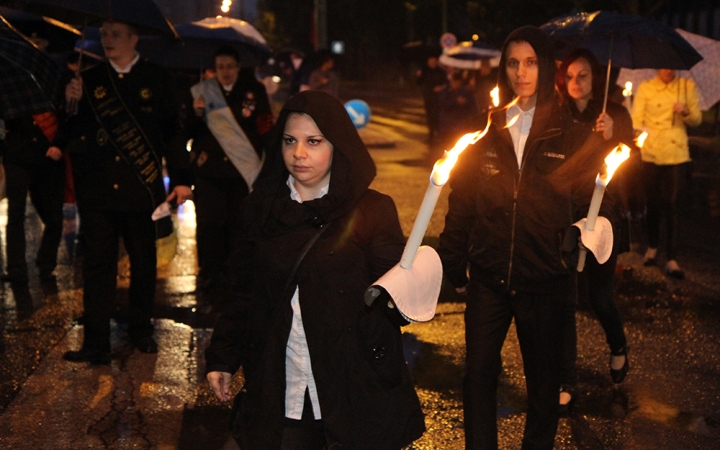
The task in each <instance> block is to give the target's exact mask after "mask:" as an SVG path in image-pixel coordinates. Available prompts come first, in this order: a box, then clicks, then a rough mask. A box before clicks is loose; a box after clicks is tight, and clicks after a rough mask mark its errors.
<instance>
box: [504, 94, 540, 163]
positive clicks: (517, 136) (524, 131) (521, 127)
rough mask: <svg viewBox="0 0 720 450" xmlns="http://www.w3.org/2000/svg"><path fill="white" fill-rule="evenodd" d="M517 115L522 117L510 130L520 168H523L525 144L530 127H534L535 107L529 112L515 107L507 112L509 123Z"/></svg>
mask: <svg viewBox="0 0 720 450" xmlns="http://www.w3.org/2000/svg"><path fill="white" fill-rule="evenodd" d="M517 115H520V117H518V120H517V121H516V122H515V123H514V124H513V125H512V126H511V127H510V128H509V129H508V130H509V131H510V136H512V141H513V146H514V147H515V155H516V156H517V162H518V167H520V166H522V158H523V152H524V151H525V143H526V142H527V138H528V135H529V134H530V127H531V126H532V121H533V116H534V115H535V107H534V106H533V107H532V108H530V109H529V110H527V111H523V110H522V109H520V107H519V106H518V105H513V106H512V107H511V108H508V110H507V113H506V118H507V121H508V122H509V121H510V119H512V118H513V117H515V116H517Z"/></svg>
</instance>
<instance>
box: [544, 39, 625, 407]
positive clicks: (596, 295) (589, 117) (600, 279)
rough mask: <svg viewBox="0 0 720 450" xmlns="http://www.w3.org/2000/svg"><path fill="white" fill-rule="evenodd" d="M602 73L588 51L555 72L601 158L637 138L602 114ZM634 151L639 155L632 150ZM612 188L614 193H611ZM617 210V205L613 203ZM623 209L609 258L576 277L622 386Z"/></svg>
mask: <svg viewBox="0 0 720 450" xmlns="http://www.w3.org/2000/svg"><path fill="white" fill-rule="evenodd" d="M603 79H604V77H603V73H602V71H601V69H600V64H599V63H598V61H597V59H596V58H595V56H594V55H593V54H592V52H590V51H589V50H586V49H582V48H580V49H577V50H574V51H573V52H571V53H570V54H568V56H566V57H565V59H564V60H563V62H562V64H561V65H560V68H559V69H558V73H557V86H558V90H559V91H560V95H561V101H562V107H563V109H564V110H565V111H566V112H567V113H568V114H569V115H570V116H571V117H572V118H573V120H575V121H576V122H578V123H581V124H582V125H583V126H584V128H585V130H586V131H587V133H588V134H590V133H592V132H596V133H598V134H600V135H601V136H602V138H603V140H604V141H605V145H602V146H598V147H597V150H598V152H599V153H600V155H599V156H600V157H603V158H604V157H605V155H607V154H608V153H610V151H611V150H612V149H613V148H614V147H615V146H617V145H618V144H619V143H621V142H622V143H624V144H626V145H628V146H630V147H634V145H633V141H634V139H635V134H634V131H633V127H632V119H631V118H630V114H629V113H628V111H627V109H626V108H625V107H623V106H622V105H619V104H617V103H615V102H612V101H608V102H607V105H606V111H607V112H605V111H603V103H604V99H603V91H604V85H603ZM636 151H637V150H636ZM628 166H629V164H628V163H625V164H624V165H623V166H622V168H621V171H619V173H617V174H616V175H615V179H614V180H613V184H612V188H611V190H610V191H609V192H608V193H607V195H616V194H614V193H617V192H618V189H614V188H615V187H616V186H621V189H623V188H624V187H625V184H626V183H627V182H629V181H630V180H628V179H627V177H625V176H623V175H624V174H625V173H627V169H628V168H629V167H628ZM613 189H614V190H613ZM615 204H617V205H618V206H619V207H620V206H621V203H620V202H615ZM623 212H624V211H623V208H618V210H617V211H615V219H616V220H615V222H614V223H613V230H614V231H615V236H614V239H613V242H614V248H613V252H612V254H611V256H610V259H609V260H608V261H607V262H605V263H604V264H600V263H598V261H597V259H596V258H595V256H594V255H593V254H592V253H591V254H589V255H588V256H587V262H586V263H585V270H584V271H583V272H580V273H579V274H578V288H579V289H578V295H579V296H580V297H581V298H587V300H588V301H589V303H590V306H591V307H592V309H593V311H595V314H596V315H597V317H598V319H599V320H600V324H601V325H602V327H603V330H604V331H605V336H606V338H607V342H608V345H609V346H610V353H611V359H610V376H611V378H612V380H613V381H614V382H615V383H621V382H622V381H623V379H624V378H625V375H626V374H627V371H628V369H629V362H628V358H627V340H626V338H625V332H624V330H623V323H622V319H621V318H620V311H618V308H617V306H616V305H615V301H614V299H613V296H614V294H615V266H616V262H617V256H618V254H619V253H622V252H624V251H627V250H629V248H624V247H620V245H621V243H622V242H624V241H623V240H622V239H621V236H620V233H619V232H618V230H620V229H622V227H621V224H620V223H619V221H620V220H621V219H622V217H623ZM575 309H576V308H575V302H572V307H571V308H570V309H569V310H568V323H567V328H566V331H567V333H566V338H565V342H564V349H565V350H564V358H563V360H564V364H563V372H564V374H563V380H562V381H563V384H562V391H561V393H560V410H561V412H564V411H567V409H568V408H569V405H570V402H571V401H572V400H573V399H574V397H575V395H576V394H575V391H576V386H577V375H576V372H575V363H576V359H577V348H576V347H577V335H576V329H575Z"/></svg>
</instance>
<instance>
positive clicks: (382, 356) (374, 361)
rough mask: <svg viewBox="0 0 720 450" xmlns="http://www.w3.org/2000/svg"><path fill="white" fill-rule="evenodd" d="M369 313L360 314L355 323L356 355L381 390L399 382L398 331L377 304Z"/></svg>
mask: <svg viewBox="0 0 720 450" xmlns="http://www.w3.org/2000/svg"><path fill="white" fill-rule="evenodd" d="M374 306H375V307H374V308H372V309H371V310H370V311H367V310H366V311H365V312H361V313H360V314H361V317H360V319H359V323H358V327H357V329H358V339H359V347H360V353H361V355H362V357H363V359H364V360H365V362H366V363H367V364H369V366H370V367H371V368H372V374H373V377H374V378H375V381H376V382H377V383H378V384H379V385H380V388H381V389H383V390H390V389H392V388H394V387H396V386H398V385H400V383H401V382H402V373H403V368H404V365H405V358H404V356H403V350H402V340H401V334H400V329H399V328H398V327H396V326H394V325H392V324H391V323H390V322H389V321H388V319H387V318H386V317H385V315H384V314H383V311H382V308H381V307H380V305H377V303H376V304H375V305H374Z"/></svg>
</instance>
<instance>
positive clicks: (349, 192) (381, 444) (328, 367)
mask: <svg viewBox="0 0 720 450" xmlns="http://www.w3.org/2000/svg"><path fill="white" fill-rule="evenodd" d="M298 113H300V115H304V117H310V118H311V119H312V120H313V121H314V123H315V124H316V125H317V129H318V130H319V131H320V133H321V135H319V136H313V139H315V141H313V142H311V143H312V144H313V145H314V143H315V142H316V141H317V140H323V139H324V140H327V141H328V142H329V143H330V144H331V147H332V160H331V169H330V175H329V186H328V187H327V188H326V189H325V195H324V196H322V194H321V196H320V197H319V198H318V197H315V199H312V200H305V201H302V202H301V203H300V202H298V201H297V200H293V199H292V198H291V188H290V185H291V184H292V183H293V182H295V184H293V186H297V182H296V180H294V178H292V177H290V175H291V173H294V172H292V167H291V166H286V163H287V160H286V161H285V163H284V161H283V156H282V154H283V153H284V152H285V150H284V148H285V147H286V146H288V145H290V144H292V143H294V142H296V141H295V140H296V139H297V140H301V138H299V137H297V136H289V135H288V133H289V132H288V129H289V128H290V122H291V121H292V120H293V117H296V116H297V115H298ZM286 124H287V125H288V126H286ZM274 138H275V145H274V146H273V147H271V148H274V149H275V152H274V154H272V155H270V157H271V159H270V160H269V161H268V162H267V163H266V164H267V165H266V168H267V173H266V174H265V175H264V176H263V177H262V178H261V181H260V182H259V183H258V185H257V186H256V187H255V190H254V191H253V192H252V194H251V195H250V196H249V197H248V198H247V199H246V202H245V203H244V206H243V212H242V216H243V217H244V219H243V221H244V222H243V223H242V224H240V227H241V228H240V229H241V230H242V233H243V239H242V240H241V244H240V245H239V248H238V251H237V252H236V254H235V257H234V258H233V260H234V261H235V266H236V267H235V274H236V275H237V279H236V280H235V284H236V285H237V286H238V289H239V291H240V293H241V295H240V296H239V299H238V300H237V301H236V302H235V303H234V305H233V307H232V310H229V311H227V313H225V314H224V315H222V316H221V317H220V318H219V320H218V323H217V324H216V327H215V331H214V333H213V337H212V342H211V345H210V347H209V348H208V349H207V351H206V353H205V358H206V367H207V373H208V381H210V384H211V386H212V387H213V389H214V390H215V393H216V395H218V397H219V398H221V399H223V400H225V399H229V389H228V383H229V379H230V374H231V373H234V372H235V371H237V370H238V369H239V368H240V367H241V366H242V367H243V373H244V376H245V385H244V386H243V388H242V389H241V391H240V393H239V394H238V396H237V397H236V400H235V404H234V417H233V434H234V436H235V438H236V439H237V441H238V443H239V445H240V448H242V449H243V450H248V449H253V450H262V449H281V448H283V449H285V448H308V449H311V448H318V449H319V448H328V449H373V450H376V449H388V450H390V449H400V448H402V447H404V446H406V445H408V444H410V443H411V442H412V441H413V440H415V439H417V438H419V437H420V436H421V435H422V433H423V432H424V430H425V426H424V418H423V413H422V410H421V408H420V402H419V400H418V397H417V394H416V393H415V390H414V388H413V385H412V381H411V380H410V374H409V371H408V369H407V366H406V363H405V359H404V355H403V349H402V342H401V332H400V326H401V325H403V324H404V323H406V322H404V321H403V320H402V317H401V316H400V315H399V314H398V312H397V309H395V308H394V307H392V303H391V302H388V301H387V300H386V301H382V302H381V301H376V302H375V303H374V306H373V307H372V308H368V307H366V306H365V303H364V292H365V289H366V288H367V287H368V286H370V285H371V284H372V283H373V282H374V281H375V280H377V279H378V278H379V277H380V276H381V275H383V274H384V273H385V272H386V271H387V270H389V269H390V268H392V267H393V266H394V265H395V264H396V263H397V262H398V261H399V259H400V256H401V254H402V251H403V247H404V237H403V234H402V231H401V228H400V224H399V220H398V216H397V211H396V209H395V205H394V203H393V201H392V199H391V198H390V197H388V196H386V195H383V194H380V193H378V192H376V191H374V190H371V189H368V186H369V185H370V182H371V181H372V180H373V178H374V177H375V165H374V163H373V161H372V159H371V157H370V155H369V153H368V151H367V149H366V148H365V146H364V144H363V143H362V141H361V140H360V137H359V136H358V134H357V131H356V130H355V128H354V126H353V125H352V122H351V121H350V119H349V116H348V114H347V112H346V111H345V109H344V108H343V106H342V104H340V103H339V102H338V101H337V100H336V99H334V98H333V97H331V96H330V95H328V94H325V93H323V92H318V91H306V92H302V93H299V94H297V95H295V96H294V97H292V98H291V99H290V100H289V101H288V103H287V104H286V105H285V107H284V109H283V111H282V112H281V114H280V117H279V119H278V122H277V125H276V128H275V130H274ZM308 142H310V140H308ZM273 158H274V159H273ZM289 169H291V171H289ZM292 191H293V192H294V193H297V192H296V191H295V189H293V190H292ZM291 299H292V300H291ZM291 302H299V306H297V303H293V305H296V307H297V308H300V306H301V314H297V313H296V312H294V310H293V306H291ZM297 312H298V313H299V312H300V310H299V309H298V311H297ZM296 315H299V316H301V319H300V317H296ZM299 319H300V320H301V322H302V328H304V339H306V344H307V347H306V350H307V351H308V352H309V360H310V366H311V369H312V370H311V371H312V374H311V375H310V378H311V379H312V380H313V382H314V383H313V386H310V384H308V386H307V389H305V386H302V385H301V388H302V390H304V391H305V399H304V404H303V406H302V407H301V409H302V412H303V417H302V419H301V420H291V419H289V418H288V413H287V412H288V405H287V404H286V400H287V398H286V390H287V391H288V392H292V388H293V386H289V385H288V380H287V379H286V370H287V369H286V363H287V361H288V360H287V354H286V353H287V349H288V345H289V343H288V339H289V337H290V336H291V328H294V326H295V325H296V323H297V320H299ZM295 337H297V336H295ZM294 387H295V388H297V386H294ZM311 397H312V398H311ZM300 403H303V402H302V400H301V401H300ZM313 419H315V420H313ZM298 427H299V428H300V429H304V430H305V431H307V432H308V433H309V434H310V435H313V437H312V438H311V439H316V442H317V443H316V444H308V446H305V447H297V446H292V447H290V446H289V444H290V443H291V442H289V441H291V440H294V441H296V442H297V440H298V439H305V438H298V437H297V435H296V434H293V433H294V432H296V431H297V430H298ZM306 435H307V434H306ZM323 446H325V447H323Z"/></svg>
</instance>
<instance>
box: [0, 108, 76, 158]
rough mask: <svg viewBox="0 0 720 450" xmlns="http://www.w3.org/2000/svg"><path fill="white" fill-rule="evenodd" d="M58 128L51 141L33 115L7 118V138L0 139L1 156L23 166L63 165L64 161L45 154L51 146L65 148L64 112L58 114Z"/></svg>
mask: <svg viewBox="0 0 720 450" xmlns="http://www.w3.org/2000/svg"><path fill="white" fill-rule="evenodd" d="M58 115H59V116H60V117H58V130H57V133H56V135H55V138H54V139H53V140H52V142H51V141H49V140H48V138H47V137H45V134H44V133H43V132H42V130H41V129H40V127H39V126H38V125H37V124H36V123H35V120H34V119H33V117H32V116H31V115H28V116H23V117H18V118H15V119H6V120H5V139H4V140H3V141H0V156H2V157H3V160H4V161H5V162H10V163H13V164H17V165H20V166H23V167H32V166H46V167H52V166H58V165H59V166H63V165H64V162H63V161H62V160H61V161H54V160H52V159H51V158H48V157H47V156H45V155H46V154H47V151H48V149H49V148H50V147H52V146H56V147H58V148H60V149H61V150H63V151H64V150H65V147H66V145H67V139H66V138H65V135H64V129H63V128H64V127H63V126H62V125H63V123H62V121H63V117H62V114H58Z"/></svg>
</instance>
